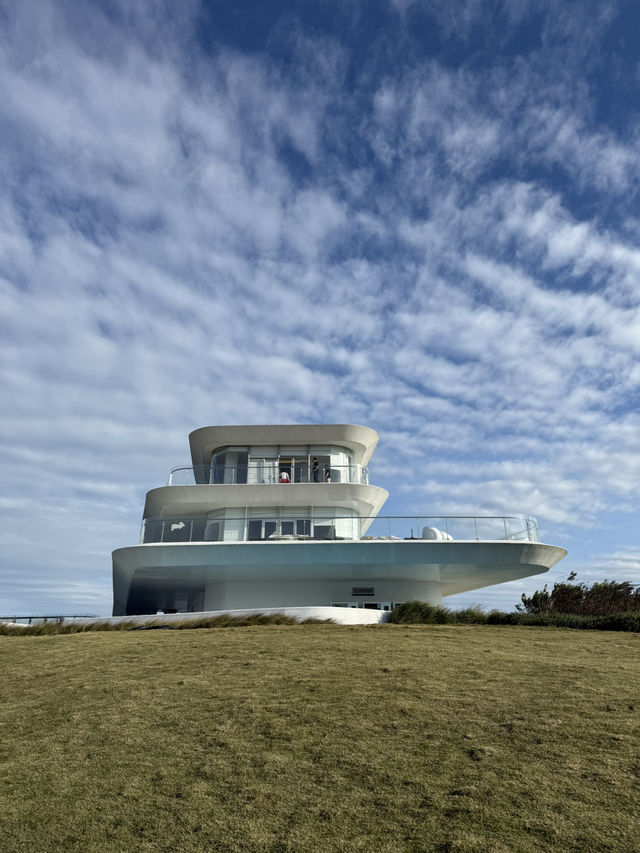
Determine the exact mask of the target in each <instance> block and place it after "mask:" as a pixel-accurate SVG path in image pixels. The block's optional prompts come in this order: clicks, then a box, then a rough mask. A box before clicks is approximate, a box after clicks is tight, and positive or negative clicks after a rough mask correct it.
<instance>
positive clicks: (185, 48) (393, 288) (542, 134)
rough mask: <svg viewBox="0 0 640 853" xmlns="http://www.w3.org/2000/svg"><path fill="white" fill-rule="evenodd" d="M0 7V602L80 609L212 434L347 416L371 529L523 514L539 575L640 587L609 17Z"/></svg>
mask: <svg viewBox="0 0 640 853" xmlns="http://www.w3.org/2000/svg"><path fill="white" fill-rule="evenodd" d="M0 23H1V26H0V33H1V35H0V39H1V50H0V64H1V66H0V71H1V73H0V87H1V92H0V122H1V124H0V129H1V135H0V140H1V142H0V154H1V160H0V168H1V169H2V181H3V186H4V188H5V192H3V194H2V196H1V198H0V287H1V288H2V296H1V300H0V305H1V309H0V311H1V313H0V323H1V330H0V331H1V334H0V352H1V354H2V371H1V379H0V385H1V389H0V393H1V398H0V402H1V404H2V413H3V416H2V430H3V441H2V494H1V496H0V502H1V506H2V530H1V533H0V536H1V537H2V547H1V551H0V553H1V557H0V559H1V560H2V566H1V572H2V574H1V576H0V602H1V604H0V609H1V610H3V611H7V612H9V611H16V610H18V611H23V612H36V611H39V612H47V611H48V612H61V611H64V612H71V611H75V612H94V613H108V612H109V610H110V607H111V580H110V560H109V553H110V551H111V550H112V548H114V547H116V546H117V545H118V544H120V543H122V542H134V541H135V540H136V538H137V530H136V521H135V519H136V518H137V517H138V516H139V508H140V505H141V502H142V498H143V495H144V491H145V490H146V489H147V488H149V487H150V485H151V484H153V483H157V484H158V485H161V484H162V483H163V482H164V481H165V479H166V474H167V472H168V470H169V469H170V468H171V467H173V466H175V465H179V464H187V461H188V460H185V459H184V458H183V456H182V455H181V454H183V452H184V448H183V444H184V434H185V433H187V432H189V431H190V430H192V429H194V428H195V427H197V426H201V425H203V424H223V423H229V424H233V423H238V424H242V423H247V424H251V423H363V424H367V425H370V426H372V427H373V428H375V429H376V430H377V431H378V432H379V433H380V434H381V436H382V442H381V444H380V446H379V449H378V452H377V457H376V467H375V479H376V482H378V483H379V484H380V485H382V486H384V487H385V488H387V489H388V490H389V491H390V492H391V494H392V495H393V496H394V498H393V503H390V504H388V505H387V506H386V507H385V512H386V513H388V514H392V513H396V514H398V515H403V514H404V515H414V514H418V513H424V514H430V515H433V514H436V513H441V514H456V513H461V514H464V513H496V514H502V513H510V512H519V511H522V512H531V513H533V514H535V515H536V516H537V518H538V522H539V525H540V530H541V535H542V539H543V541H552V542H554V543H557V544H561V545H563V546H565V547H566V548H567V549H568V550H569V552H570V556H569V558H567V560H565V561H564V562H563V563H562V566H561V567H559V569H558V570H557V571H558V576H559V577H560V576H564V575H565V574H566V572H567V571H569V570H571V569H576V570H578V571H579V573H580V577H581V579H583V580H589V579H592V578H596V577H599V578H602V577H609V578H620V579H628V580H631V581H634V582H636V583H638V582H640V547H639V546H638V538H637V514H638V498H639V489H640V487H639V485H638V484H639V483H640V429H639V427H640V423H639V420H640V418H639V415H638V404H639V402H640V399H639V394H638V386H639V382H640V363H639V361H638V353H639V350H640V285H639V278H640V249H638V244H639V240H640V217H639V215H638V210H639V206H638V178H639V171H640V150H639V144H638V139H639V138H640V137H639V130H640V122H639V113H638V104H639V103H640V101H639V98H638V95H639V93H640V48H639V44H638V40H637V38H635V37H634V34H635V33H637V32H638V28H639V26H640V9H639V8H638V6H637V4H636V3H634V2H616V1H615V0H614V1H613V2H607V0H584V2H581V3H575V4H567V3H564V2H560V1H559V0H540V2H538V3H536V4H531V3H527V2H522V0H502V2H499V0H493V1H492V2H489V0H468V1H467V2H464V0H461V2H460V3H449V2H443V0H426V2H411V0H393V2H392V0H389V2H383V0H380V2H366V3H365V2H357V0H354V2H349V3H345V2H341V0H340V2H338V0H335V2H333V0H322V2H319V0H317V2H316V0H309V2H306V3H300V4H291V3H286V2H282V0H281V2H269V0H264V2H239V3H235V4H226V3H215V2H213V3H205V2H202V3H198V2H195V0H190V1H189V0H188V1H187V2H183V3H179V4H178V3H172V2H168V0H167V2H151V0H144V2H143V0H141V2H138V3H135V4H131V3H125V2H118V0H113V2H104V3H98V2H94V3H91V2H89V3H85V4H81V5H80V6H79V5H78V4H75V3H71V2H65V0H58V2H47V0H38V2H35V0H26V1H25V2H21V3H19V4H17V3H13V2H0ZM550 579H551V580H553V579H554V575H553V573H552V575H551V578H550ZM538 585H539V584H538V583H537V582H536V579H535V578H534V579H531V580H529V581H522V582H518V583H515V584H510V585H507V586H505V587H500V588H497V589H492V590H487V591H486V592H483V593H481V594H477V593H476V594H473V593H470V594H469V595H468V596H466V597H460V598H459V600H458V603H470V602H472V601H480V602H481V603H485V604H486V605H488V606H498V607H504V608H507V609H510V608H511V607H512V606H513V604H514V602H515V601H516V600H517V599H518V598H519V596H520V594H521V593H522V592H523V591H527V592H528V591H530V590H531V589H533V588H535V587H536V586H538ZM453 603H455V602H453Z"/></svg>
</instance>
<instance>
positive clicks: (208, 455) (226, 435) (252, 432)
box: [189, 424, 379, 469]
mask: <svg viewBox="0 0 640 853" xmlns="http://www.w3.org/2000/svg"><path fill="white" fill-rule="evenodd" d="M378 438H379V436H378V433H377V432H376V431H375V430H373V429H370V428H369V427H364V426H358V425H356V424H279V425H272V424H269V425H266V424H254V425H245V426H212V427H202V428H200V429H197V430H194V431H193V432H192V433H191V434H190V436H189V444H190V446H191V459H192V462H193V467H194V469H196V468H197V469H204V468H208V467H209V466H210V465H211V464H212V461H213V460H214V458H215V457H217V456H220V455H221V454H222V453H225V452H226V451H227V450H231V451H233V452H245V451H246V452H247V454H248V458H251V457H253V458H254V459H258V458H260V455H261V453H263V454H265V453H268V456H269V457H271V456H272V455H275V456H277V457H279V458H282V457H283V456H285V457H286V456H291V457H292V458H298V457H300V458H302V457H304V456H305V455H306V456H307V457H308V458H309V460H311V459H312V458H313V455H314V454H316V455H317V454H322V453H323V452H329V453H330V454H331V455H332V456H335V454H332V453H331V450H332V449H333V448H335V449H339V450H340V451H342V452H344V453H345V459H344V463H345V464H356V465H362V466H366V465H367V464H368V463H369V460H370V459H371V456H372V455H373V451H374V450H375V448H376V445H377V443H378ZM333 461H334V463H336V462H338V460H337V459H334V460H333ZM227 464H228V462H227Z"/></svg>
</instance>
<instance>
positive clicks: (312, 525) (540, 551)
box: [113, 424, 567, 616]
mask: <svg viewBox="0 0 640 853" xmlns="http://www.w3.org/2000/svg"><path fill="white" fill-rule="evenodd" d="M189 441H190V445H191V458H192V466H191V467H189V468H177V469H174V470H173V471H172V472H171V474H170V476H169V483H168V485H167V486H164V487H162V488H158V489H153V490H152V491H150V492H148V493H147V499H146V502H145V507H144V514H143V523H142V533H141V536H140V543H139V544H138V545H135V546H133V547H130V548H119V549H118V550H116V551H114V552H113V591H114V604H113V614H114V616H124V615H138V614H150V613H156V612H158V611H163V612H165V613H172V612H198V611H220V610H238V609H244V610H246V609H262V608H264V609H267V608H285V607H317V606H339V607H364V608H370V609H374V610H390V609H391V608H392V607H393V605H394V604H395V603H398V602H401V601H407V600H410V599H418V600H421V601H428V602H431V603H433V604H438V603H440V602H441V600H442V597H443V596H446V595H452V594H454V593H459V592H465V591H466V590H471V589H476V588H478V587H484V586H489V585H491V584H497V583H502V582H504V581H509V580H514V579H516V578H522V577H526V576H528V575H534V574H538V573H540V572H546V571H548V569H550V568H551V567H552V566H553V565H555V564H556V563H557V562H558V560H561V559H562V558H563V557H564V556H565V554H566V553H567V552H566V551H565V550H564V549H563V548H558V547H556V546H554V545H544V544H542V543H540V542H538V535H537V526H536V523H535V520H534V519H532V518H528V517H523V516H509V517H507V516H500V517H472V518H463V517H451V516H450V517H427V516H422V517H411V518H398V517H382V516H380V515H379V511H380V509H381V508H382V505H383V504H384V502H385V500H386V499H387V497H388V493H387V492H386V491H385V490H384V489H382V488H380V487H379V486H374V485H371V483H370V482H369V472H368V468H367V466H368V464H369V460H370V459H371V456H372V454H373V451H374V449H375V447H376V444H377V443H378V434H377V433H376V432H374V430H372V429H369V428H367V427H363V426H354V425H350V424H339V425H333V426H327V425H289V426H217V427H204V428H203V429H198V430H195V432H192V433H191V435H190V436H189Z"/></svg>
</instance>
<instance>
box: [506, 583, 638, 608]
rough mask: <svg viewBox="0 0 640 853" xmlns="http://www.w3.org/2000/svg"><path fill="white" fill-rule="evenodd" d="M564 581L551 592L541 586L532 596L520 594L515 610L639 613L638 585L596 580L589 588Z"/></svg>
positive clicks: (557, 584) (585, 585)
mask: <svg viewBox="0 0 640 853" xmlns="http://www.w3.org/2000/svg"><path fill="white" fill-rule="evenodd" d="M575 577H576V574H575V572H571V574H570V575H569V577H568V578H567V580H566V581H564V582H562V583H556V584H554V586H553V589H552V590H551V592H549V590H548V588H547V586H546V585H545V586H544V587H543V589H539V590H536V592H534V593H533V594H532V595H530V596H527V595H525V594H524V593H523V594H522V598H521V603H520V604H517V605H516V609H517V610H518V611H519V612H521V613H572V614H574V615H576V616H609V615H616V614H619V613H628V612H632V611H636V612H638V613H640V586H634V585H633V584H632V583H630V582H629V581H608V580H604V581H598V582H596V583H594V584H592V585H591V586H588V585H587V584H584V583H572V581H573V580H574V578H575Z"/></svg>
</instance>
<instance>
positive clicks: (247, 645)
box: [0, 625, 640, 853]
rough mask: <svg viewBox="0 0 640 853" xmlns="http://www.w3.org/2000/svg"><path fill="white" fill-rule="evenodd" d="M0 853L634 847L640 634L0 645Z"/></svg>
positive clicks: (391, 634) (314, 635)
mask: <svg viewBox="0 0 640 853" xmlns="http://www.w3.org/2000/svg"><path fill="white" fill-rule="evenodd" d="M0 664H1V670H0V671H1V673H2V700H1V709H0V727H1V740H0V849H2V851H4V853H13V851H37V853H45V851H78V853H88V851H100V853H103V851H104V853H108V852H109V851H114V853H115V851H118V853H122V851H325V850H326V851H334V850H335V851H356V850H357V851H443V852H444V851H450V853H453V852H454V851H474V853H475V851H504V853H515V851H563V853H565V851H581V853H588V851H629V852H630V853H631V851H638V850H640V837H639V835H638V826H639V823H638V819H639V813H638V812H639V802H640V635H638V634H628V633H627V634H624V633H608V632H586V631H585V632H581V631H568V630H558V629H549V628H517V627H491V626H419V627H406V626H400V625H384V626H376V627H337V626H331V625H306V626H260V627H245V628H218V629H207V630H183V631H162V630H157V631H129V632H120V633H99V632H96V633H84V634H75V635H68V636H65V635H58V636H43V637H32V636H30V637H26V636H25V637H19V636H10V637H0Z"/></svg>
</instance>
